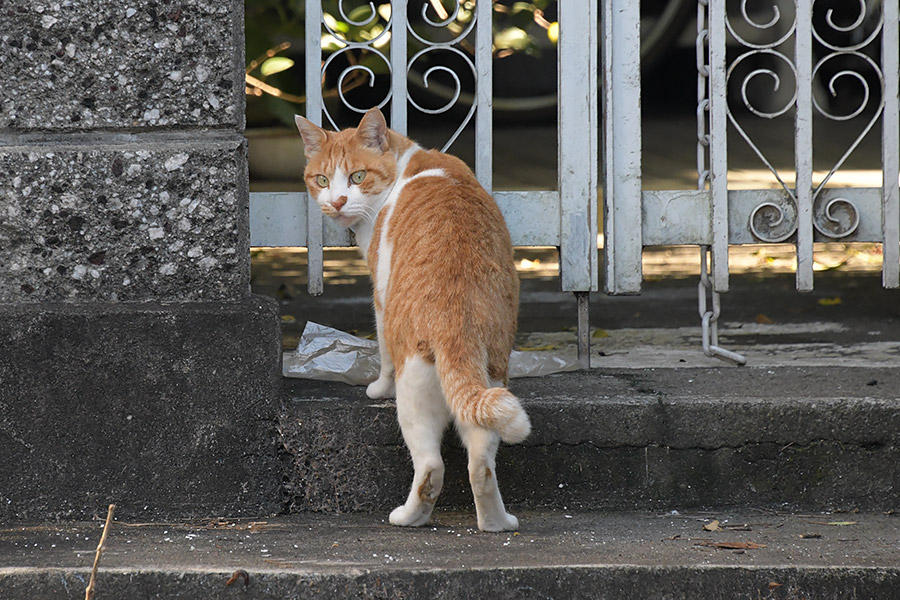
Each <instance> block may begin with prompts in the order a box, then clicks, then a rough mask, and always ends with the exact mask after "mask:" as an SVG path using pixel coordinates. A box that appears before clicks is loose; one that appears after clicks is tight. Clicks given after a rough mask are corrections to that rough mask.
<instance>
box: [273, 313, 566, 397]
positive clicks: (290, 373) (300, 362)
mask: <svg viewBox="0 0 900 600" xmlns="http://www.w3.org/2000/svg"><path fill="white" fill-rule="evenodd" d="M380 365H381V361H380V359H379V355H378V342H376V341H374V340H367V339H364V338H360V337H356V336H355V335H351V334H349V333H346V332H344V331H340V330H337V329H333V328H331V327H327V326H325V325H320V324H318V323H313V322H312V321H308V322H307V323H306V327H305V328H304V329H303V334H302V335H301V336H300V343H299V344H298V346H297V350H296V352H285V353H284V363H283V369H282V370H283V372H284V376H285V377H297V378H301V379H319V380H323V381H343V382H344V383H348V384H350V385H366V384H368V383H369V382H371V381H374V380H375V379H377V378H378V370H379V367H380ZM577 368H578V363H577V360H576V359H574V358H571V357H566V356H561V355H557V354H553V353H551V352H519V351H517V350H513V351H512V354H510V357H509V376H510V377H541V376H543V375H550V374H551V373H559V372H561V371H574V370H575V369H577Z"/></svg>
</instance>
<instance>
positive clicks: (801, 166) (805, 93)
mask: <svg viewBox="0 0 900 600" xmlns="http://www.w3.org/2000/svg"><path fill="white" fill-rule="evenodd" d="M812 2H813V0H797V30H796V32H795V34H794V66H795V68H796V69H797V116H796V119H795V121H794V166H795V169H796V171H797V187H796V192H795V195H796V197H797V289H798V290H799V291H801V292H808V291H811V290H812V289H813V187H812V170H813V162H812V152H813V130H812V126H813V124H812V64H813V62H812V61H813V57H812V43H813V35H812Z"/></svg>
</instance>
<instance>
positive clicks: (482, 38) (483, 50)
mask: <svg viewBox="0 0 900 600" xmlns="http://www.w3.org/2000/svg"><path fill="white" fill-rule="evenodd" d="M493 12H494V11H493V2H491V1H490V0H478V1H477V2H476V3H475V72H476V77H475V81H476V83H475V85H476V90H475V105H476V107H477V108H476V109H475V175H476V176H477V177H478V181H479V182H480V183H481V185H482V187H484V189H486V190H487V191H488V193H491V192H492V188H493V185H494V182H493V179H494V178H493V169H494V166H493V147H494V144H493V114H492V111H493V101H494V93H493V91H494V70H493V54H492V52H491V46H492V44H493V41H494V35H493Z"/></svg>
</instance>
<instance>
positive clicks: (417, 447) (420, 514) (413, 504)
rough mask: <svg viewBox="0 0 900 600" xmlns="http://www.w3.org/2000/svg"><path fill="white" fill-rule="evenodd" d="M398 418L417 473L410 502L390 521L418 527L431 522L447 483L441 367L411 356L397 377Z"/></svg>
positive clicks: (447, 416) (447, 414)
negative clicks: (445, 477)
mask: <svg viewBox="0 0 900 600" xmlns="http://www.w3.org/2000/svg"><path fill="white" fill-rule="evenodd" d="M397 418H398V419H399V421H400V429H401V430H402V431H403V439H404V441H405V442H406V447H407V448H409V453H410V455H411V456H412V461H413V467H414V469H415V475H414V476H413V482H412V486H411V488H410V490H409V497H408V498H407V500H406V504H404V505H403V506H398V507H397V508H395V509H394V510H393V512H391V516H390V521H391V524H392V525H402V526H407V527H417V526H419V525H424V524H425V523H427V522H428V519H429V518H430V517H431V511H432V510H433V509H434V503H435V501H436V500H437V497H438V494H440V493H441V487H442V486H443V485H444V461H443V460H442V459H441V438H442V437H443V435H444V430H445V429H446V428H447V424H448V423H449V422H450V411H449V410H448V409H447V403H446V402H445V401H444V396H443V394H442V393H441V386H440V382H439V381H438V378H437V371H435V368H434V365H432V364H428V363H426V362H425V361H424V360H423V359H422V358H420V357H418V356H414V357H412V358H410V359H408V360H407V361H406V364H405V365H404V366H403V370H402V371H401V372H400V374H399V376H398V377H397Z"/></svg>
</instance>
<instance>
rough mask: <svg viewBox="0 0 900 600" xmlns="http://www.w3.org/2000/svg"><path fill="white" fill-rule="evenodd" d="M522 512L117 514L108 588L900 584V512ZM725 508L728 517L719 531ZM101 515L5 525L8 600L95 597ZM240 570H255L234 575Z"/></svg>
mask: <svg viewBox="0 0 900 600" xmlns="http://www.w3.org/2000/svg"><path fill="white" fill-rule="evenodd" d="M518 516H519V518H520V520H521V528H520V530H519V531H518V532H509V533H502V534H485V533H480V532H478V531H477V530H476V529H474V525H475V523H474V516H473V515H472V514H471V513H452V512H442V511H438V512H437V514H436V515H435V518H434V520H433V522H432V523H431V524H430V525H428V526H426V527H422V528H419V529H401V528H396V527H391V526H389V525H387V524H386V523H385V521H384V520H383V519H382V518H380V517H375V516H372V515H366V514H352V515H338V516H335V515H322V514H312V513H306V514H302V515H292V516H288V517H278V518H276V519H269V520H267V521H264V522H250V521H246V520H244V521H237V520H235V521H229V520H213V521H211V522H204V521H196V522H170V523H134V522H132V523H120V522H115V523H113V525H112V526H111V528H110V532H109V535H108V539H107V542H106V551H105V553H104V554H103V556H102V560H101V563H100V569H99V571H98V575H97V579H96V582H95V588H96V596H95V597H96V598H97V599H98V600H100V599H101V598H129V599H132V600H143V599H150V598H167V599H169V600H177V599H180V598H185V599H191V600H194V599H196V598H204V599H218V598H247V599H275V598H313V599H314V598H329V599H330V598H363V599H365V598H406V599H418V598H421V599H427V600H435V599H453V598H467V599H468V598H473V597H474V598H496V599H498V600H500V599H530V598H541V599H546V598H559V599H580V598H591V599H594V600H604V599H617V600H618V599H621V598H654V599H668V600H676V599H695V598H704V599H706V600H716V599H720V598H721V599H724V598H728V599H747V600H758V599H759V598H773V599H775V598H777V599H799V598H805V599H823V600H824V599H829V600H830V599H835V600H837V599H842V600H843V599H847V598H878V599H886V598H896V597H897V591H896V590H897V589H898V586H900V520H898V517H896V516H888V515H884V514H881V513H857V514H850V515H847V514H839V515H834V514H796V513H794V514H790V513H782V512H776V511H748V510H742V511H739V512H729V511H716V512H709V513H685V512H682V513H681V514H673V513H671V512H665V513H653V512H641V513H630V512H616V513H605V512H564V511H541V512H534V511H525V512H520V513H519V514H518ZM713 520H718V522H719V525H718V527H719V530H717V531H706V530H704V526H709V525H711V524H712V521H713ZM829 523H844V524H842V525H835V524H829ZM101 527H102V523H100V522H97V521H95V522H81V523H66V522H63V523H60V522H52V523H42V524H17V525H16V526H4V527H0V557H2V562H0V598H4V600H25V599H27V600H41V599H44V598H47V599H51V598H52V599H59V598H81V597H83V596H84V589H85V587H86V584H87V581H88V579H89V577H90V570H91V565H92V563H93V560H94V550H95V548H96V545H97V542H98V540H99V538H100V534H101ZM238 570H242V571H243V572H244V573H246V576H247V577H246V579H245V578H244V576H243V575H240V574H238V576H237V577H236V578H235V579H236V581H235V582H234V583H233V584H232V585H230V586H229V585H227V582H228V581H229V580H230V579H232V578H233V576H234V574H235V572H236V571H238ZM245 582H246V583H245Z"/></svg>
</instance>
